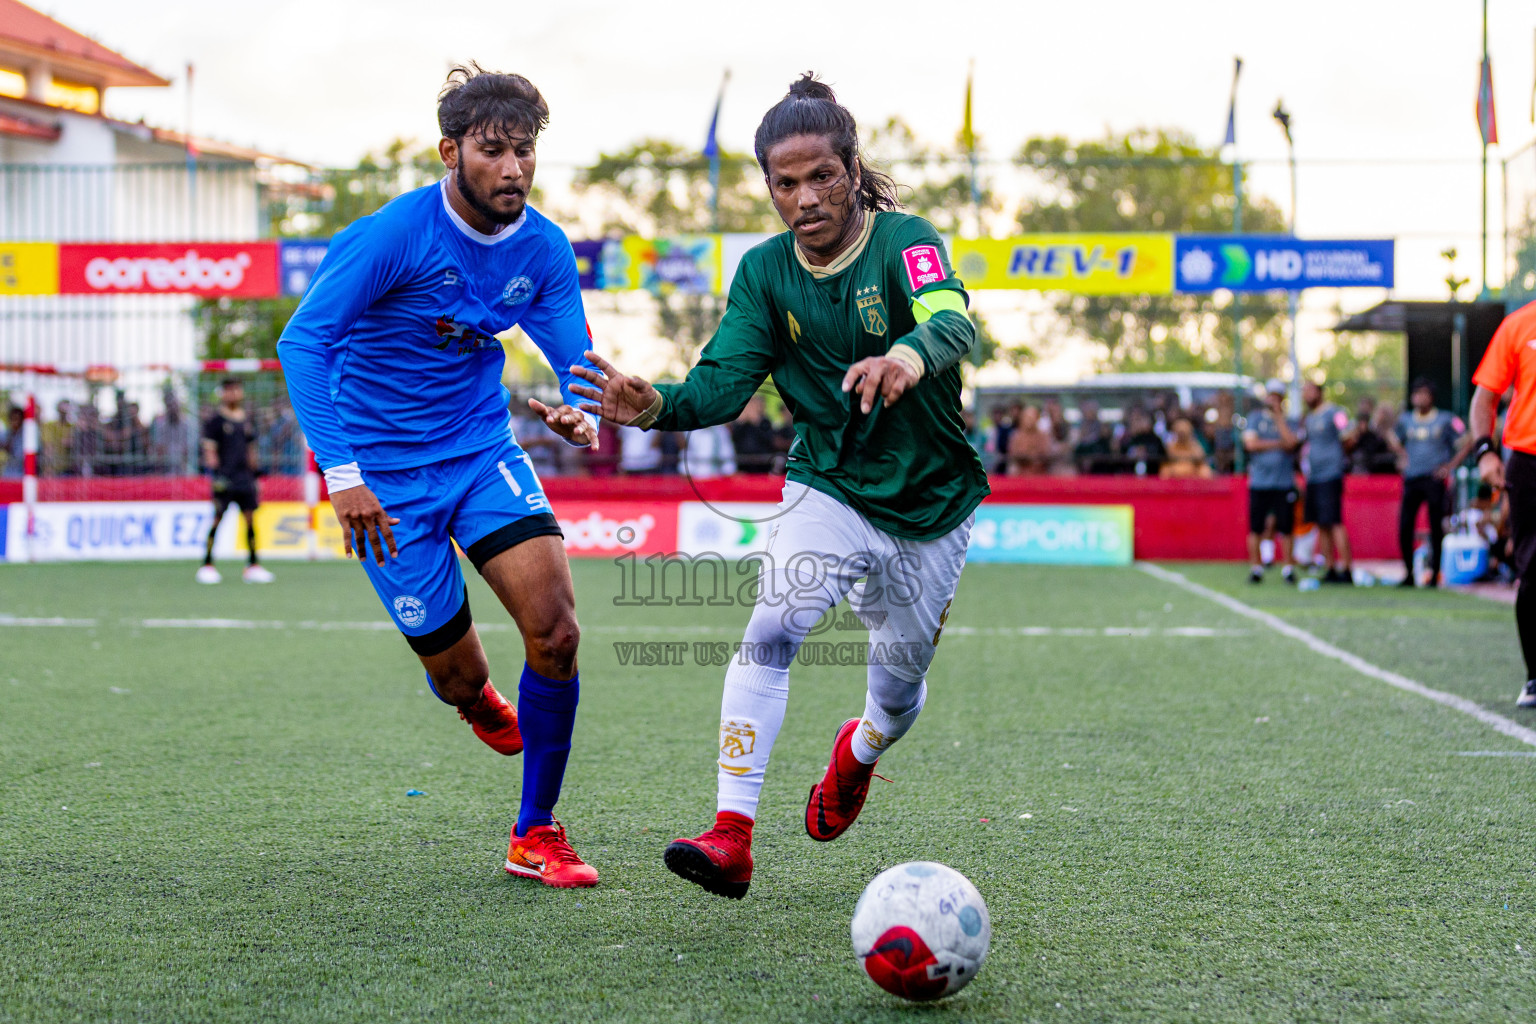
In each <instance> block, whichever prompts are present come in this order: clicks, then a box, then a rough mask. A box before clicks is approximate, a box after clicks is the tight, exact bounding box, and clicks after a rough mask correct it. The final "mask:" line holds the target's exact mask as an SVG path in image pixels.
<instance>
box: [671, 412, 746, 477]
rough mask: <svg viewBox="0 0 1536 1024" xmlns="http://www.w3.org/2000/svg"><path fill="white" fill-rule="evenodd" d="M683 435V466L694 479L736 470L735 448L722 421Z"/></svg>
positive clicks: (729, 429)
mask: <svg viewBox="0 0 1536 1024" xmlns="http://www.w3.org/2000/svg"><path fill="white" fill-rule="evenodd" d="M683 436H684V444H683V466H684V468H685V469H686V470H687V473H688V476H689V477H691V478H692V479H694V480H710V479H713V478H715V477H720V476H730V475H731V474H732V473H735V472H736V448H735V445H734V444H733V443H732V441H731V428H730V427H728V426H726V425H725V424H724V423H719V424H716V425H715V426H713V427H705V428H704V429H702V430H694V431H691V432H689V433H687V434H685V435H683Z"/></svg>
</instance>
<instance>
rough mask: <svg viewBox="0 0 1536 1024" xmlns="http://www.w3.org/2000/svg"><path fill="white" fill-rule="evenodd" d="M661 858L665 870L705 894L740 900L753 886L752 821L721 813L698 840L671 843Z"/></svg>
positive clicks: (734, 814) (737, 815)
mask: <svg viewBox="0 0 1536 1024" xmlns="http://www.w3.org/2000/svg"><path fill="white" fill-rule="evenodd" d="M661 859H662V862H663V863H665V864H666V865H667V870H668V871H670V872H672V873H673V874H674V875H677V876H678V877H679V878H682V879H685V880H687V881H689V882H693V883H694V884H695V885H698V886H701V887H702V888H703V889H704V891H705V892H712V893H714V894H715V895H716V896H724V897H726V898H727V899H733V900H739V899H741V898H742V897H743V896H745V895H746V894H747V886H748V885H750V884H751V883H752V819H751V818H749V817H747V816H746V815H745V814H737V813H736V812H735V811H721V812H720V813H719V814H717V815H715V827H714V828H712V829H710V830H709V831H708V832H705V833H704V834H703V835H701V836H699V838H697V839H674V840H672V842H670V843H668V844H667V850H666V852H665V853H663V854H662V856H661Z"/></svg>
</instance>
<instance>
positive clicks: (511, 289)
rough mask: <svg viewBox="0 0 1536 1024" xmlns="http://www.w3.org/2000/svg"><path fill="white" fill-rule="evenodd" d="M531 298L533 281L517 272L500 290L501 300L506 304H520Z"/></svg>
mask: <svg viewBox="0 0 1536 1024" xmlns="http://www.w3.org/2000/svg"><path fill="white" fill-rule="evenodd" d="M531 298H533V282H532V281H530V280H529V279H528V278H527V277H526V276H524V275H522V274H519V275H518V276H516V277H514V278H513V279H512V280H510V281H508V282H507V286H506V287H505V288H503V289H502V290H501V301H502V303H503V304H504V305H508V306H521V305H522V304H523V303H525V302H527V301H528V300H529V299H531Z"/></svg>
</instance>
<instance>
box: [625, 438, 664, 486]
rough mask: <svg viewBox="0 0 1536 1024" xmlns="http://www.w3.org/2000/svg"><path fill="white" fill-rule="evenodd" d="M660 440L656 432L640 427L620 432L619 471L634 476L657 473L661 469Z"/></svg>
mask: <svg viewBox="0 0 1536 1024" xmlns="http://www.w3.org/2000/svg"><path fill="white" fill-rule="evenodd" d="M659 442H660V438H659V437H657V435H656V433H655V432H654V431H650V430H641V429H640V428H639V427H622V428H620V430H619V444H620V455H619V471H620V472H621V473H624V474H627V475H630V476H633V475H636V474H641V473H655V472H656V471H657V470H658V469H660V468H661V445H660V443H659Z"/></svg>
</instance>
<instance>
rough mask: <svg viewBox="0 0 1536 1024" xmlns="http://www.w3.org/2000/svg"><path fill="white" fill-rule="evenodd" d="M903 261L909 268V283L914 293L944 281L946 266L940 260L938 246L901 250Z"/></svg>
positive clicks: (917, 246)
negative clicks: (926, 286)
mask: <svg viewBox="0 0 1536 1024" xmlns="http://www.w3.org/2000/svg"><path fill="white" fill-rule="evenodd" d="M901 261H902V263H903V264H904V265H905V266H906V268H907V282H908V283H909V284H911V285H912V290H913V291H917V290H918V289H920V288H922V287H923V286H924V285H929V284H933V282H935V281H942V280H944V264H943V262H942V261H941V260H940V259H939V250H938V247H937V246H932V245H913V246H909V247H907V248H905V249H903V250H901Z"/></svg>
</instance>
